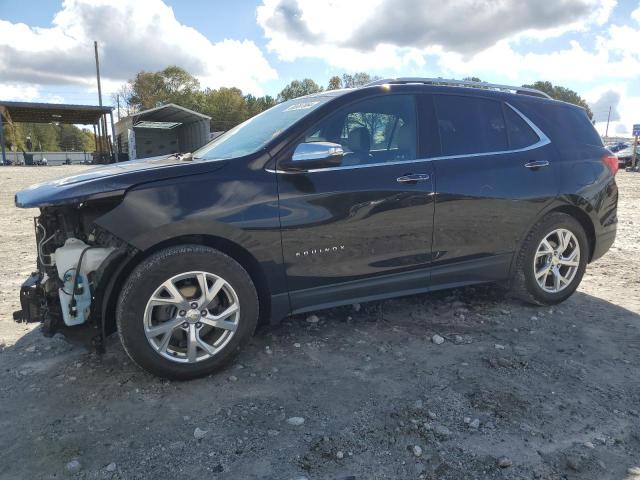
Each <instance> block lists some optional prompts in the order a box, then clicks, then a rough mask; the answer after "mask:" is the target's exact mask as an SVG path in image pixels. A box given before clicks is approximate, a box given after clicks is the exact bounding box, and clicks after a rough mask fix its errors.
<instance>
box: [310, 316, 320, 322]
mask: <svg viewBox="0 0 640 480" xmlns="http://www.w3.org/2000/svg"><path fill="white" fill-rule="evenodd" d="M319 321H320V319H319V318H318V316H317V315H309V316H308V317H307V323H318V322H319Z"/></svg>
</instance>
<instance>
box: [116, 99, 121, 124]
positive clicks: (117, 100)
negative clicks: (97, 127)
mask: <svg viewBox="0 0 640 480" xmlns="http://www.w3.org/2000/svg"><path fill="white" fill-rule="evenodd" d="M116 103H117V104H118V121H120V95H119V94H117V95H116Z"/></svg>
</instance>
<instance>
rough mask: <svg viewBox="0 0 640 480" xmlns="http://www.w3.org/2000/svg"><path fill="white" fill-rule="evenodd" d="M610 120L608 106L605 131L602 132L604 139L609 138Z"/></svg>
mask: <svg viewBox="0 0 640 480" xmlns="http://www.w3.org/2000/svg"><path fill="white" fill-rule="evenodd" d="M610 119H611V105H609V114H608V115H607V129H606V130H605V132H604V138H609V120H610Z"/></svg>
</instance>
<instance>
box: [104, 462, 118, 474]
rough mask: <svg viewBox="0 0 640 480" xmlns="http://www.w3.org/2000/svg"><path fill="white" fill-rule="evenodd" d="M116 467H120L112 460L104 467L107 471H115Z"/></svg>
mask: <svg viewBox="0 0 640 480" xmlns="http://www.w3.org/2000/svg"><path fill="white" fill-rule="evenodd" d="M116 468H118V466H117V465H116V464H115V463H113V462H111V463H110V464H109V465H107V466H106V467H104V469H105V470H106V471H107V472H115V471H116Z"/></svg>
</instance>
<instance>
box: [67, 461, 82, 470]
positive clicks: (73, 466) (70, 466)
mask: <svg viewBox="0 0 640 480" xmlns="http://www.w3.org/2000/svg"><path fill="white" fill-rule="evenodd" d="M80 470H82V464H81V463H80V462H79V461H78V460H71V461H70V462H69V463H67V472H69V473H78V472H79V471H80Z"/></svg>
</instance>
